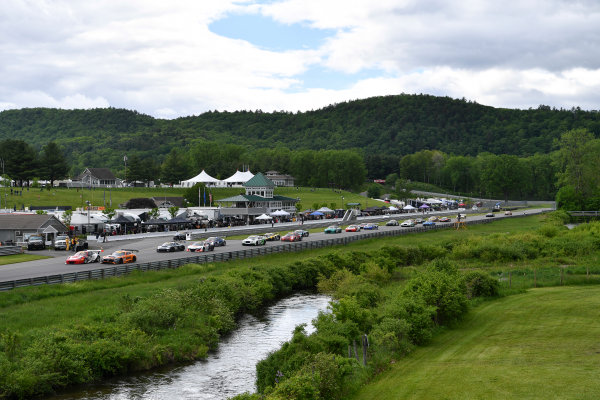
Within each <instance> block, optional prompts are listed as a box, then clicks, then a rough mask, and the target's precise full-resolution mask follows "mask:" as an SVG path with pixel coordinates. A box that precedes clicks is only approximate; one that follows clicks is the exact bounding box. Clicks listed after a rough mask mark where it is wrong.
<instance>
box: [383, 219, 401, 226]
mask: <svg viewBox="0 0 600 400" xmlns="http://www.w3.org/2000/svg"><path fill="white" fill-rule="evenodd" d="M398 225H400V224H399V223H398V221H396V220H395V219H390V220H389V221H388V222H386V223H385V226H398Z"/></svg>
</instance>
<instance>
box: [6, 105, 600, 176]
mask: <svg viewBox="0 0 600 400" xmlns="http://www.w3.org/2000/svg"><path fill="white" fill-rule="evenodd" d="M575 128H586V129H588V130H589V131H590V132H592V133H593V134H594V135H595V136H596V137H597V136H598V135H599V134H600V114H598V112H596V111H581V110H579V109H572V110H557V109H550V108H549V107H546V106H540V107H539V108H537V109H530V110H512V109H500V108H493V107H488V106H482V105H480V104H477V103H473V102H468V101H465V100H455V99H450V98H448V97H434V96H429V95H397V96H386V97H374V98H369V99H365V100H356V101H350V102H344V103H340V104H335V105H331V106H328V107H326V108H323V109H320V110H315V111H310V112H302V113H300V112H298V113H290V112H275V113H265V112H262V111H260V110H257V111H236V112H207V113H204V114H201V115H198V116H189V117H184V118H178V119H175V120H160V119H155V118H153V117H150V116H147V115H142V114H139V113H137V112H135V111H128V110H122V109H113V108H109V109H93V110H57V109H43V108H36V109H22V110H8V111H3V112H1V113H0V140H3V139H9V138H11V139H20V140H24V141H26V142H27V143H29V144H31V145H33V146H35V147H37V148H38V149H39V148H41V146H43V145H45V144H46V143H48V142H50V141H56V142H57V143H58V144H59V145H60V146H61V147H62V148H63V149H64V152H65V155H66V156H67V158H68V160H69V162H70V163H71V164H72V166H73V169H74V170H77V169H81V168H83V167H85V166H89V167H110V168H113V169H118V168H121V167H122V164H123V161H122V160H123V155H124V154H125V153H127V155H128V156H131V155H133V154H137V155H139V156H140V157H141V158H152V159H154V160H156V161H158V162H162V161H163V160H164V158H165V156H166V154H167V153H169V151H170V150H171V149H173V148H179V149H188V148H190V147H191V146H193V145H197V144H203V143H206V144H207V151H208V148H209V146H210V147H214V145H215V143H216V144H219V143H221V144H225V143H228V144H237V145H241V146H243V147H245V148H247V149H250V150H256V149H259V148H274V147H277V146H280V147H285V148H289V149H294V150H301V149H312V150H322V149H324V150H341V149H360V151H361V152H363V154H364V155H365V160H366V163H367V168H368V169H369V170H371V169H372V167H371V166H370V164H375V165H379V164H384V163H392V164H394V165H397V161H398V159H399V157H401V156H403V155H406V154H411V153H415V152H417V151H420V150H423V149H437V150H441V151H443V152H445V153H448V154H457V155H471V156H474V155H477V154H479V153H481V152H485V151H489V152H492V153H495V154H515V155H521V156H526V155H532V154H534V153H537V152H539V153H547V152H549V151H550V150H551V149H552V148H553V145H554V144H553V141H554V139H557V138H558V137H559V136H560V134H561V133H563V132H565V131H567V130H569V129H575Z"/></svg>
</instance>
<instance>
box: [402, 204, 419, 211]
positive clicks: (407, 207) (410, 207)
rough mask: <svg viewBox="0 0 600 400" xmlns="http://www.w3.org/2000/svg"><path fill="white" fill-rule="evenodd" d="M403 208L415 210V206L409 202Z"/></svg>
mask: <svg viewBox="0 0 600 400" xmlns="http://www.w3.org/2000/svg"><path fill="white" fill-rule="evenodd" d="M403 210H416V207H413V206H411V205H410V204H408V205H406V206H404V208H403Z"/></svg>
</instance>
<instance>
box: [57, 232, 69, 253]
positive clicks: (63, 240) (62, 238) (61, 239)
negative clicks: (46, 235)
mask: <svg viewBox="0 0 600 400" xmlns="http://www.w3.org/2000/svg"><path fill="white" fill-rule="evenodd" d="M67 239H69V237H68V236H67V235H58V236H56V239H54V250H66V249H67Z"/></svg>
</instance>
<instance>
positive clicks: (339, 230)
mask: <svg viewBox="0 0 600 400" xmlns="http://www.w3.org/2000/svg"><path fill="white" fill-rule="evenodd" d="M324 232H325V233H342V228H340V227H339V226H338V225H331V226H328V227H327V228H325V230H324Z"/></svg>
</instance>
